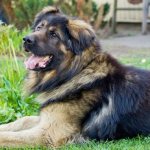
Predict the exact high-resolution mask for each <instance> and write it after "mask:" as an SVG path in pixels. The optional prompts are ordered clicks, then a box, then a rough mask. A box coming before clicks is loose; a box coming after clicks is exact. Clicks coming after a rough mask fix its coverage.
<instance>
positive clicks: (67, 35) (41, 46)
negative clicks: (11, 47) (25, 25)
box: [23, 7, 95, 71]
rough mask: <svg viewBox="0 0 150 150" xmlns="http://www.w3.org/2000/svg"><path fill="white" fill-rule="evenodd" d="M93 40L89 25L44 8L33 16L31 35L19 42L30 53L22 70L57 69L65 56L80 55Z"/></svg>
mask: <svg viewBox="0 0 150 150" xmlns="http://www.w3.org/2000/svg"><path fill="white" fill-rule="evenodd" d="M94 39H95V33H94V31H93V29H92V28H91V26H90V25H88V24H86V23H85V22H84V21H81V20H78V19H70V18H68V17H66V16H65V15H63V14H62V13H61V12H60V11H59V10H58V9H57V8H54V7H46V8H44V9H43V10H42V11H41V12H40V13H39V14H38V15H37V16H36V19H35V22H34V25H33V32H32V33H31V34H29V35H27V36H26V37H24V38H23V40H24V47H25V50H26V51H27V52H30V53H32V54H31V56H30V57H29V58H28V60H27V61H26V62H25V64H26V67H27V68H28V69H30V70H35V71H45V70H51V69H58V68H59V66H60V64H62V62H63V61H65V60H66V59H67V58H66V57H68V55H81V53H82V52H83V51H84V50H85V49H86V48H89V47H90V46H91V45H92V43H93V41H94Z"/></svg>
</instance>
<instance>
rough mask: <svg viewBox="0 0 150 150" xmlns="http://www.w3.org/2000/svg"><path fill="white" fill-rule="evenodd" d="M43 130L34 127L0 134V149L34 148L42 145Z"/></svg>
mask: <svg viewBox="0 0 150 150" xmlns="http://www.w3.org/2000/svg"><path fill="white" fill-rule="evenodd" d="M43 133H44V130H43V129H42V128H41V127H39V126H36V127H34V128H31V129H28V130H23V131H18V132H12V131H4V132H0V147H15V148H16V147H19V148H21V147H33V146H34V147H35V146H41V145H43Z"/></svg>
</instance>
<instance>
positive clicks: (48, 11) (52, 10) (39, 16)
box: [32, 6, 61, 29]
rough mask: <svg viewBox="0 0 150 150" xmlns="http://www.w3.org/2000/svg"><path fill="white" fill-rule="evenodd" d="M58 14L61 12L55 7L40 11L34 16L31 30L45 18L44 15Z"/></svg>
mask: <svg viewBox="0 0 150 150" xmlns="http://www.w3.org/2000/svg"><path fill="white" fill-rule="evenodd" d="M59 13H61V12H60V10H59V9H58V8H57V7H53V6H47V7H44V8H43V10H42V11H40V12H39V13H38V14H37V15H36V16H35V19H34V23H33V26H32V28H33V29H34V28H35V27H36V26H37V24H38V23H39V22H40V21H41V20H42V19H43V18H44V16H46V15H57V14H59Z"/></svg>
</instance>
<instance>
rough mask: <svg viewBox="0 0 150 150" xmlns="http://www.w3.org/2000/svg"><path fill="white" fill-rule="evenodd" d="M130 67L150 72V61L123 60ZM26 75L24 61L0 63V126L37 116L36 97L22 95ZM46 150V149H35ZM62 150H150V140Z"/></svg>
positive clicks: (11, 59) (89, 144)
mask: <svg viewBox="0 0 150 150" xmlns="http://www.w3.org/2000/svg"><path fill="white" fill-rule="evenodd" d="M120 61H121V62H122V63H124V64H127V65H134V66H137V67H140V68H144V69H150V59H149V60H148V59H147V60H146V59H141V58H138V57H137V58H134V57H132V58H120ZM25 74H26V71H25V68H24V65H23V60H22V59H20V58H19V59H18V58H16V57H15V56H13V55H10V56H9V57H2V56H1V59H0V124H2V123H8V122H10V121H13V120H15V119H17V118H20V117H22V116H25V115H32V114H36V113H37V110H38V107H39V105H38V104H36V103H35V102H34V101H33V99H34V96H30V97H24V96H22V94H21V87H22V82H23V79H24V77H25ZM35 149H45V148H35ZM60 149H61V150H150V137H140V136H138V137H136V138H133V139H123V140H119V141H105V142H94V141H91V142H87V143H85V144H78V145H75V144H71V145H67V146H64V147H62V148H60Z"/></svg>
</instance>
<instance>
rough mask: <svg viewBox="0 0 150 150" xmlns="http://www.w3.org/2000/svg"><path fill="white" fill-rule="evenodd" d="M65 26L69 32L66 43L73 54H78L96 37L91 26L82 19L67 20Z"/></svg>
mask: <svg viewBox="0 0 150 150" xmlns="http://www.w3.org/2000/svg"><path fill="white" fill-rule="evenodd" d="M67 28H68V31H69V34H70V38H69V40H68V45H69V48H70V49H71V50H72V51H73V52H74V53H75V54H80V53H81V52H82V51H83V50H84V49H86V48H88V47H90V46H91V45H92V43H93V41H94V39H95V37H96V35H95V32H94V30H93V28H92V26H91V25H89V24H88V23H86V22H84V21H83V20H78V19H72V20H69V21H68V26H67Z"/></svg>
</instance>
